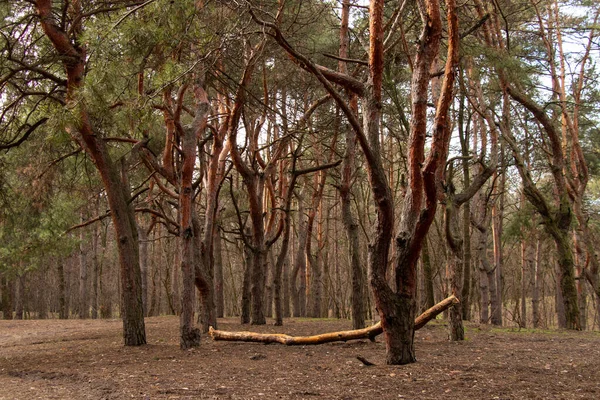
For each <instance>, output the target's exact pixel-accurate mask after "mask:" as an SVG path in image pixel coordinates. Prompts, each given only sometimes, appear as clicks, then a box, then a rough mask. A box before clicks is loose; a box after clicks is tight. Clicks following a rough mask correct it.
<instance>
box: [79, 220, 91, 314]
mask: <svg viewBox="0 0 600 400" xmlns="http://www.w3.org/2000/svg"><path fill="white" fill-rule="evenodd" d="M84 220H85V218H84V215H83V213H82V214H81V221H82V222H83V221H84ZM79 241H80V243H79V318H80V319H87V318H88V317H89V307H88V304H89V301H88V300H89V299H88V282H87V281H88V263H87V254H86V249H85V243H86V235H85V230H84V229H80V233H79Z"/></svg>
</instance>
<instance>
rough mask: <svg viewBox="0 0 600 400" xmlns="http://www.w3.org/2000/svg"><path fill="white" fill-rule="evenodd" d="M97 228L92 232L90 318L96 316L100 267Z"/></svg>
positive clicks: (95, 317)
mask: <svg viewBox="0 0 600 400" xmlns="http://www.w3.org/2000/svg"><path fill="white" fill-rule="evenodd" d="M98 235H99V233H98V228H97V226H96V227H94V230H93V232H92V305H91V306H92V319H97V318H98V295H99V293H98V278H99V276H98V273H99V269H100V265H99V260H98Z"/></svg>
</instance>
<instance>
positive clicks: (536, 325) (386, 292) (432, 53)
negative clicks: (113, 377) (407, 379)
mask: <svg viewBox="0 0 600 400" xmlns="http://www.w3.org/2000/svg"><path fill="white" fill-rule="evenodd" d="M0 15H1V16H2V21H1V34H2V38H1V42H2V44H1V45H0V53H1V57H0V111H1V114H0V293H1V302H0V311H1V313H2V317H3V319H4V320H13V319H15V320H38V319H39V320H43V319H51V320H59V319H60V320H71V319H98V320H102V319H107V320H108V322H107V323H110V322H109V321H110V320H111V319H114V318H118V319H119V320H120V321H122V327H121V328H122V343H124V344H125V346H126V349H127V348H128V347H129V346H139V345H144V344H146V343H149V342H150V341H151V340H152V337H151V335H150V334H148V335H147V330H148V331H150V330H151V328H150V326H149V325H148V324H147V321H149V319H148V318H150V317H161V318H162V316H167V315H173V316H177V318H176V319H175V318H173V319H170V320H169V321H171V324H175V325H176V328H177V329H178V332H177V333H175V331H174V330H173V331H172V334H173V335H174V337H171V339H176V340H177V342H178V345H179V347H180V348H181V349H184V350H187V349H194V348H197V347H198V348H200V349H201V348H202V347H203V346H207V344H206V342H208V340H207V339H205V338H206V337H208V335H207V334H208V332H209V328H210V327H212V328H214V329H220V325H221V322H223V321H226V323H225V324H224V325H225V328H227V327H230V325H231V324H229V322H227V321H232V318H235V320H236V321H237V322H238V323H239V324H241V325H246V324H247V325H248V326H246V327H245V328H244V330H246V331H252V330H255V329H257V330H261V329H266V328H262V327H261V325H265V324H272V325H273V324H274V325H275V326H276V327H279V326H282V325H283V326H282V327H281V328H280V329H279V330H278V331H277V332H280V333H281V332H294V331H295V328H294V323H295V322H294V321H296V320H297V321H305V320H307V319H311V320H312V319H323V320H324V321H329V320H338V319H339V320H346V321H350V325H349V327H351V329H362V328H366V327H367V326H370V325H371V323H372V322H373V323H374V322H377V321H380V324H381V328H382V332H383V334H382V337H381V340H382V341H383V342H382V343H383V344H384V347H385V355H384V356H383V358H384V360H385V361H384V363H385V364H390V365H403V364H412V363H414V362H415V361H416V360H417V357H416V352H415V342H416V339H415V335H416V334H415V331H416V329H418V328H419V327H420V326H417V327H415V319H416V318H417V317H418V316H419V315H420V314H421V313H422V312H424V311H425V310H427V309H429V308H431V307H433V306H434V305H436V304H438V303H440V302H441V301H442V300H444V299H446V298H448V297H449V296H452V295H453V296H455V297H456V298H457V299H458V300H459V302H458V303H457V304H454V305H453V306H451V307H450V308H449V309H448V310H446V311H445V312H444V313H443V315H440V316H438V320H436V321H434V322H433V324H434V327H435V326H438V325H436V324H438V323H439V321H443V323H444V326H446V327H447V328H445V329H446V330H447V337H448V338H449V339H450V340H451V341H458V342H460V341H464V340H465V326H466V325H467V324H476V326H479V327H483V328H481V329H492V328H490V327H488V326H491V327H505V328H507V327H508V328H515V329H536V330H554V329H562V330H564V332H565V334H567V335H574V334H581V335H584V334H586V332H580V333H576V331H600V260H599V259H598V254H597V245H596V243H597V242H598V234H599V233H600V179H599V178H600V169H599V167H600V157H599V155H600V153H599V151H600V113H599V112H598V110H600V91H599V89H600V85H599V79H600V76H599V72H600V71H599V70H598V61H599V59H600V33H599V32H598V31H599V30H600V21H599V16H600V4H598V3H597V2H595V1H590V0H570V1H566V0H494V1H489V2H488V1H482V0H465V1H464V2H456V0H445V1H439V0H415V1H408V0H398V1H396V0H370V1H366V0H220V1H216V0H195V1H184V0H181V1H173V0H170V1H168V0H146V1H135V0H113V1H103V0H91V1H81V0H60V1H52V0H3V1H2V2H1V3H0ZM224 318H225V319H224ZM151 321H162V320H161V319H157V320H151ZM28 322H30V321H23V323H28ZM32 323H33V322H32ZM89 323H90V324H92V323H96V321H90V322H89ZM24 326H29V325H24ZM90 326H100V325H90ZM331 326H332V327H335V328H336V329H338V328H340V329H342V328H343V329H346V328H345V327H342V326H340V325H339V324H336V323H332V325H331ZM432 329H433V328H432ZM169 332H171V331H169ZM261 332H264V330H263V331H261ZM301 333H304V334H307V332H301ZM310 333H311V334H315V333H322V332H310ZM569 337H571V336H569ZM573 337H574V338H577V337H578V336H573ZM574 340H578V339H574ZM0 344H1V341H0ZM117 346H118V345H116V346H115V347H117ZM329 349H330V350H329V351H330V352H334V351H336V350H335V348H334V347H330V348H329ZM127 351H129V350H127ZM269 351H274V350H269ZM178 357H179V356H178ZM206 357H210V354H209V355H208V356H206ZM270 357H275V356H271V355H270ZM599 390H600V389H599ZM588 394H589V393H588ZM217 395H218V393H217ZM521 395H523V393H521ZM474 398H475V397H474Z"/></svg>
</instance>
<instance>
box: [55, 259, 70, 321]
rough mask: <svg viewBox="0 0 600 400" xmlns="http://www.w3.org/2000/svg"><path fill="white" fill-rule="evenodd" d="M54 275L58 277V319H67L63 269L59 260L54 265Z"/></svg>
mask: <svg viewBox="0 0 600 400" xmlns="http://www.w3.org/2000/svg"><path fill="white" fill-rule="evenodd" d="M56 275H57V276H58V318H59V319H67V318H69V313H68V310H67V299H66V293H67V292H66V290H67V288H66V282H65V268H64V265H63V263H62V261H60V260H59V261H58V263H57V264H56Z"/></svg>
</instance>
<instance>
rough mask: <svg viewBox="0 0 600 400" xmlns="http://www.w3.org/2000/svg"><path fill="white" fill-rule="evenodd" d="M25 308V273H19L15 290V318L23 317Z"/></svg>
mask: <svg viewBox="0 0 600 400" xmlns="http://www.w3.org/2000/svg"><path fill="white" fill-rule="evenodd" d="M24 310H25V275H24V274H23V275H17V284H16V290H15V319H23V315H24Z"/></svg>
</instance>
